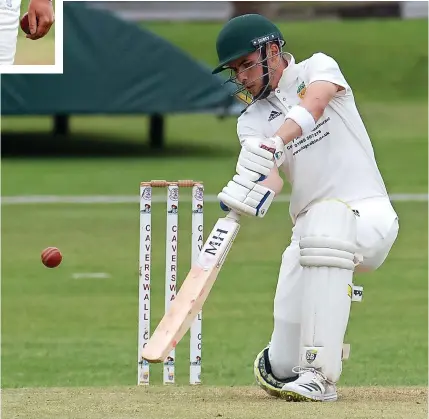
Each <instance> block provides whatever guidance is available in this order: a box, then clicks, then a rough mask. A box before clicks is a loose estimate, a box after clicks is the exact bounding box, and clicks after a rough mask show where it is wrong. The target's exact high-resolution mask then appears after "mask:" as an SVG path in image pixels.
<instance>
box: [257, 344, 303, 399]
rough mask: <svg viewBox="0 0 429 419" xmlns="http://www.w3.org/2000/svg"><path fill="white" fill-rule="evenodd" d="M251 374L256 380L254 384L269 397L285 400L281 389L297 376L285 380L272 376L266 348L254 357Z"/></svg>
mask: <svg viewBox="0 0 429 419" xmlns="http://www.w3.org/2000/svg"><path fill="white" fill-rule="evenodd" d="M253 373H254V375H255V378H256V383H257V384H258V385H259V387H261V388H262V389H263V390H264V391H266V392H267V393H268V394H269V395H270V396H274V397H280V398H285V394H284V392H283V390H282V389H283V387H284V385H285V384H286V383H290V382H291V381H293V380H296V379H297V378H298V374H297V375H295V376H293V377H290V378H285V379H280V378H277V377H275V376H274V374H273V373H272V371H271V364H270V360H269V358H268V347H266V348H264V349H263V350H262V351H261V352H260V353H259V354H258V356H257V357H256V359H255V362H254V364H253Z"/></svg>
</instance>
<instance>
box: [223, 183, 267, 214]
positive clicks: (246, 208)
mask: <svg viewBox="0 0 429 419" xmlns="http://www.w3.org/2000/svg"><path fill="white" fill-rule="evenodd" d="M274 196H275V193H274V191H272V190H271V189H268V188H266V187H265V186H262V185H258V184H257V183H255V182H252V181H250V180H249V179H247V178H245V177H243V176H241V175H235V176H234V177H233V179H232V180H231V181H229V182H228V184H227V185H226V186H225V187H224V188H223V189H222V192H220V193H219V195H218V196H217V197H218V199H219V200H220V206H221V208H222V209H223V210H224V211H230V210H231V209H232V210H234V211H236V212H238V213H239V214H246V215H252V216H256V217H261V218H262V217H264V216H265V214H266V213H267V211H268V208H269V206H270V205H271V202H272V201H273V199H274Z"/></svg>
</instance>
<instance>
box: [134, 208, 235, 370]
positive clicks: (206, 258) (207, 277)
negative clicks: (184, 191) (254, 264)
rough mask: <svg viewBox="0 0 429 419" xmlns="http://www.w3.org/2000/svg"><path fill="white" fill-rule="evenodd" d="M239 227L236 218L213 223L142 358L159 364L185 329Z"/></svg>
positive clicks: (206, 294)
mask: <svg viewBox="0 0 429 419" xmlns="http://www.w3.org/2000/svg"><path fill="white" fill-rule="evenodd" d="M239 228H240V224H239V223H238V217H237V216H235V217H230V216H229V217H228V216H227V217H225V218H220V219H219V220H218V221H217V223H216V225H215V226H214V228H213V230H212V231H211V233H210V236H209V237H208V239H207V241H206V242H205V244H204V246H203V248H202V249H201V252H200V255H199V257H198V259H197V262H196V263H195V264H194V265H193V266H192V268H191V270H190V272H189V274H188V275H187V276H186V278H185V280H184V281H183V284H182V286H181V287H180V290H179V292H178V293H177V295H176V298H175V299H174V300H173V301H172V303H171V305H170V309H169V310H168V311H167V312H166V313H165V315H164V317H163V318H162V320H161V321H160V323H159V325H158V327H157V328H156V329H155V332H154V333H153V335H152V336H151V338H150V339H149V341H148V342H147V344H146V346H145V347H144V348H143V351H142V358H143V359H146V360H147V361H149V362H163V361H164V360H165V358H166V357H167V355H168V354H169V353H170V351H171V350H172V349H173V348H174V347H175V346H176V345H177V343H179V341H180V340H181V339H182V337H183V336H184V335H185V333H186V332H187V331H188V330H189V328H190V327H191V324H192V322H193V320H194V318H195V317H196V316H197V314H198V313H199V311H200V310H201V309H202V307H203V304H204V302H205V301H206V299H207V297H208V295H209V293H210V290H211V289H212V287H213V284H214V283H215V281H216V278H217V276H218V273H219V271H220V269H221V267H222V264H223V262H224V261H225V258H226V256H227V255H228V252H229V250H230V248H231V245H232V243H233V241H234V239H235V237H236V235H237V233H238V230H239Z"/></svg>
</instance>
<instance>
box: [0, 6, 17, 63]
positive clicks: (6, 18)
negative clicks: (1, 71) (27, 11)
mask: <svg viewBox="0 0 429 419" xmlns="http://www.w3.org/2000/svg"><path fill="white" fill-rule="evenodd" d="M20 7H21V0H0V65H12V64H13V63H14V60H15V52H16V42H17V38H18V27H19V18H20Z"/></svg>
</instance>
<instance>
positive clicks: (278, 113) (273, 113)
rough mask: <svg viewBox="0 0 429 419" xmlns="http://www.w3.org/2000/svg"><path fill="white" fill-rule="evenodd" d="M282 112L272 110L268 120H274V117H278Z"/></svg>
mask: <svg viewBox="0 0 429 419" xmlns="http://www.w3.org/2000/svg"><path fill="white" fill-rule="evenodd" d="M281 114H282V113H281V112H277V111H271V113H270V116H269V117H268V121H272V120H273V119H274V118H277V117H278V116H280V115H281Z"/></svg>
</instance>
